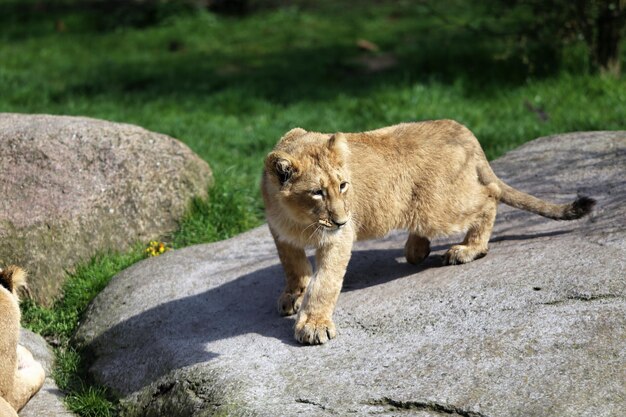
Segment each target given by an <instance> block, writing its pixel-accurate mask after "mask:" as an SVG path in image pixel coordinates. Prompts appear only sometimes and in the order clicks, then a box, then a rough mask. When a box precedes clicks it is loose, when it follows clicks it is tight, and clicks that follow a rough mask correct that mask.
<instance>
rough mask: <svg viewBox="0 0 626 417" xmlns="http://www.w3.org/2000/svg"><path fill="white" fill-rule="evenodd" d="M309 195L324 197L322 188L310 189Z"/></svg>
mask: <svg viewBox="0 0 626 417" xmlns="http://www.w3.org/2000/svg"><path fill="white" fill-rule="evenodd" d="M311 195H312V196H313V198H318V199H319V198H324V190H313V191H311Z"/></svg>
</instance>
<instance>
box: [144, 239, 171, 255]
mask: <svg viewBox="0 0 626 417" xmlns="http://www.w3.org/2000/svg"><path fill="white" fill-rule="evenodd" d="M170 249H171V248H168V247H167V246H166V245H165V243H163V242H159V241H156V240H151V241H150V243H148V247H147V248H146V253H147V254H148V256H159V255H161V254H162V253H165V252H167V251H168V250H170Z"/></svg>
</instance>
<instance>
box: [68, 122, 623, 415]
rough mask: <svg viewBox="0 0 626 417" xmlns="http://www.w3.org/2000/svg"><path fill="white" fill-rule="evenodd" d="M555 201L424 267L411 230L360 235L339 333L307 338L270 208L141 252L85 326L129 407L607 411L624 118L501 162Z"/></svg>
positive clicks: (613, 368)
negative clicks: (222, 233) (184, 243)
mask: <svg viewBox="0 0 626 417" xmlns="http://www.w3.org/2000/svg"><path fill="white" fill-rule="evenodd" d="M494 167H495V171H496V172H497V173H498V174H499V175H500V176H501V177H502V178H503V179H505V180H507V181H508V182H509V183H511V184H512V185H515V186H517V187H519V188H520V189H522V190H525V191H529V192H532V193H533V194H536V195H538V196H541V197H544V198H548V199H551V200H553V201H563V202H565V201H570V200H572V199H573V198H574V197H575V194H576V193H581V194H586V195H590V196H593V197H595V198H596V199H597V200H598V205H597V209H596V211H595V212H594V213H593V214H592V215H591V216H590V217H587V218H584V219H581V220H578V221H572V222H556V221H552V220H547V219H544V218H541V217H538V216H536V215H533V214H530V213H526V212H522V211H517V210H514V209H510V208H508V207H501V212H500V214H499V217H498V220H497V224H496V227H495V232H494V235H493V239H492V243H491V251H490V253H489V255H487V256H486V257H485V258H483V259H480V260H477V261H475V262H473V263H470V264H467V265H461V266H448V267H441V259H440V257H439V255H441V254H442V253H443V251H444V250H445V246H444V245H439V246H436V247H435V248H434V253H433V254H432V255H431V256H430V257H429V258H428V259H427V260H426V262H425V263H424V264H423V265H421V266H419V267H415V266H412V265H409V264H407V263H406V262H405V260H404V259H403V246H404V239H405V236H406V235H405V233H400V232H398V233H393V234H391V235H390V236H389V237H388V238H386V239H382V240H377V241H370V242H363V243H359V244H357V245H356V247H355V250H354V253H353V258H352V259H351V262H350V265H349V267H348V273H347V276H346V279H345V285H344V289H343V292H342V294H341V296H340V299H339V303H338V305H337V309H336V312H335V316H334V318H335V322H336V324H337V327H338V331H339V335H338V338H337V339H335V340H332V341H331V342H329V343H328V344H326V345H323V346H300V345H298V344H297V343H295V342H294V339H293V330H292V326H293V317H291V318H281V317H279V316H278V314H277V313H276V309H275V301H276V299H277V297H278V295H279V294H280V291H281V289H282V271H281V267H280V265H279V263H278V259H277V256H276V252H275V249H274V245H273V242H272V240H271V237H270V234H269V231H268V229H267V227H266V226H263V227H260V228H258V229H255V230H252V231H250V232H248V233H245V234H243V235H240V236H238V237H236V238H233V239H230V240H227V241H224V242H219V243H215V244H209V245H200V246H194V247H189V248H186V249H183V250H179V251H175V252H170V253H167V254H165V255H164V256H161V257H158V258H155V259H150V260H146V261H143V262H141V263H139V264H136V265H134V266H133V267H131V268H129V269H128V270H126V271H124V272H122V273H120V274H119V275H118V276H116V277H115V278H114V279H113V281H112V282H111V284H110V285H109V286H108V287H107V288H106V289H105V290H104V291H103V292H102V293H101V294H100V295H99V296H98V297H97V298H96V300H95V301H94V303H93V304H92V305H91V307H90V308H89V311H88V313H87V315H86V317H85V320H84V322H83V324H82V325H81V327H80V328H79V331H78V334H77V335H76V340H77V341H78V342H80V343H81V344H82V345H84V346H86V347H87V348H88V349H89V350H90V351H91V353H92V354H93V358H94V361H93V365H92V366H91V373H92V375H93V376H94V377H95V378H96V380H97V381H98V382H100V383H102V384H105V385H107V386H109V387H111V388H113V389H114V390H115V391H116V392H117V393H118V394H119V395H120V396H121V397H123V404H124V407H125V408H124V412H123V415H126V416H159V415H168V416H207V415H213V414H222V415H264V416H277V415H280V416H293V415H320V416H323V415H369V414H373V415H405V414H411V415H417V416H440V415H457V416H475V417H476V416H489V417H498V416H501V417H512V416H524V417H533V416H537V417H539V416H590V417H591V416H593V417H601V416H606V417H614V416H618V415H623V414H624V411H625V410H626V397H625V396H624V393H625V392H626V349H625V346H626V343H625V342H626V286H625V285H624V284H625V276H626V230H625V227H624V226H625V224H624V220H625V219H626V204H625V203H626V181H624V178H625V172H624V168H625V167H626V132H597V133H577V134H569V135H560V136H554V137H548V138H542V139H538V140H536V141H533V142H531V143H529V144H527V145H525V146H522V147H521V148H519V149H518V150H515V151H513V152H510V153H508V154H507V155H506V156H504V157H503V158H501V159H499V160H497V161H496V162H495V163H494Z"/></svg>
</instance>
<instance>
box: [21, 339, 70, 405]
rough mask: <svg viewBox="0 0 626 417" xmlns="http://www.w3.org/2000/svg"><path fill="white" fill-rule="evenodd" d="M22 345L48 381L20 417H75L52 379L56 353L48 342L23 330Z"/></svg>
mask: <svg viewBox="0 0 626 417" xmlns="http://www.w3.org/2000/svg"><path fill="white" fill-rule="evenodd" d="M20 344H21V345H22V346H24V347H26V348H27V349H28V350H29V351H30V353H32V354H33V357H34V358H35V359H36V360H37V361H39V363H41V365H42V366H43V369H44V370H45V371H46V380H45V381H44V384H43V386H42V387H41V389H40V390H39V392H38V393H37V394H35V396H34V397H33V398H31V399H30V401H29V402H28V403H27V404H26V406H25V407H24V408H22V410H21V411H20V413H19V415H20V417H74V414H73V413H71V412H70V411H68V410H67V409H66V408H65V405H64V404H63V397H64V395H63V393H62V392H61V391H60V390H59V387H57V385H56V383H55V382H54V379H52V368H53V365H54V353H53V352H52V349H50V347H49V346H48V343H47V342H46V340H45V339H44V338H43V337H41V336H39V335H37V334H35V333H33V332H31V331H28V330H24V329H22V331H21V334H20Z"/></svg>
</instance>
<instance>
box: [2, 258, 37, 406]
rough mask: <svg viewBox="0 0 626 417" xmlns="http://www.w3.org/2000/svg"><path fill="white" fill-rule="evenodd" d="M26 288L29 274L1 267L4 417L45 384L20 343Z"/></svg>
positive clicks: (15, 267) (24, 402)
mask: <svg viewBox="0 0 626 417" xmlns="http://www.w3.org/2000/svg"><path fill="white" fill-rule="evenodd" d="M25 287H26V273H25V272H24V270H23V269H21V268H19V267H17V266H9V267H7V268H6V269H0V417H17V412H18V411H19V410H21V409H22V407H24V405H26V403H27V402H28V400H30V399H31V397H32V396H33V395H35V393H36V392H37V391H39V389H40V388H41V386H42V385H43V382H44V379H45V372H44V370H43V367H42V366H41V364H40V363H39V362H37V361H36V360H35V359H34V358H33V355H32V354H31V353H30V352H29V351H28V349H26V348H25V347H23V346H21V345H19V344H18V340H19V334H20V318H21V314H20V306H19V297H18V291H19V290H20V289H22V288H25Z"/></svg>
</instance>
